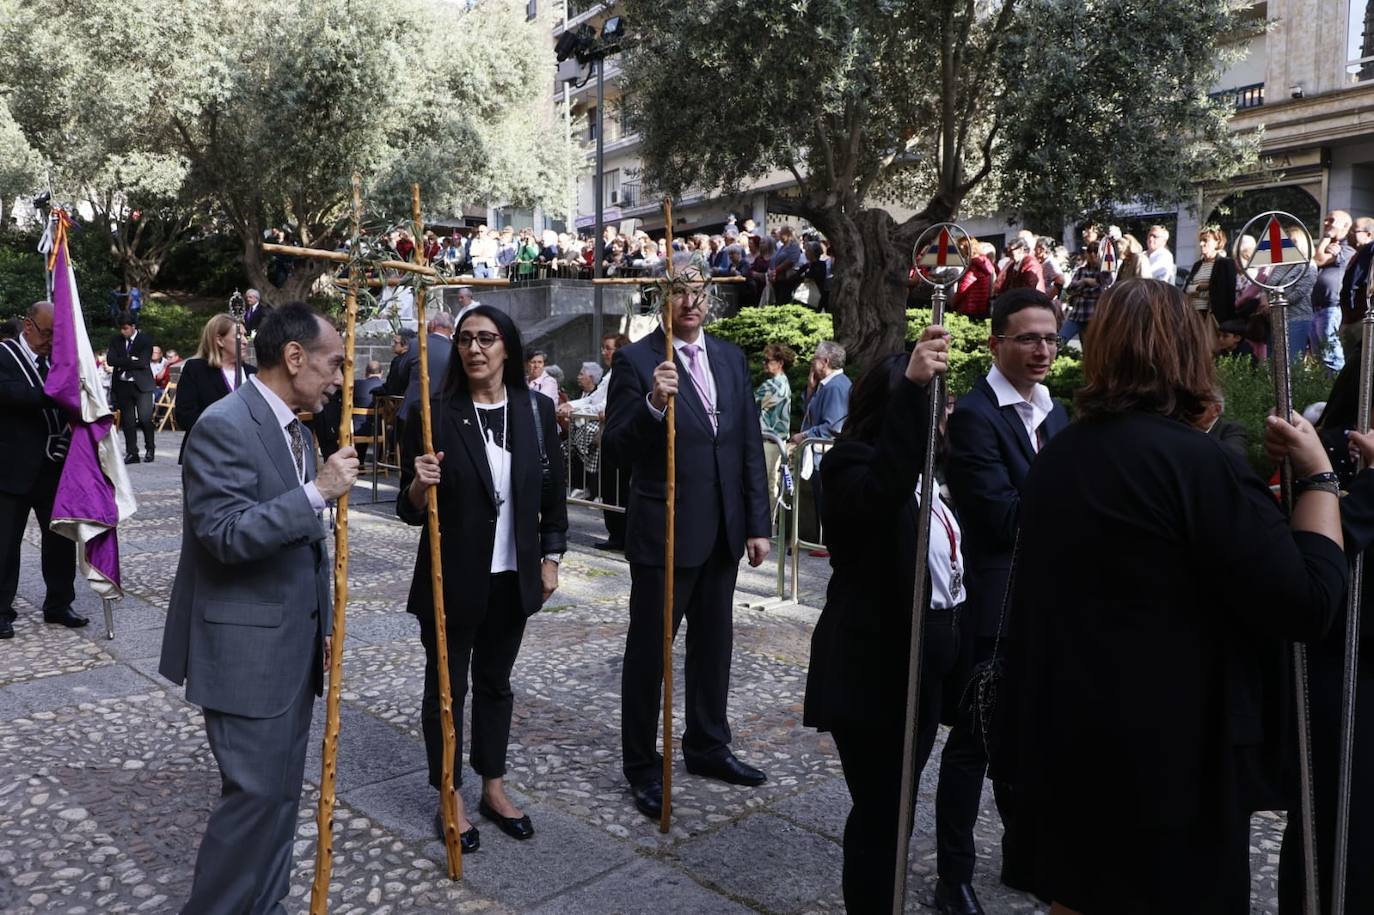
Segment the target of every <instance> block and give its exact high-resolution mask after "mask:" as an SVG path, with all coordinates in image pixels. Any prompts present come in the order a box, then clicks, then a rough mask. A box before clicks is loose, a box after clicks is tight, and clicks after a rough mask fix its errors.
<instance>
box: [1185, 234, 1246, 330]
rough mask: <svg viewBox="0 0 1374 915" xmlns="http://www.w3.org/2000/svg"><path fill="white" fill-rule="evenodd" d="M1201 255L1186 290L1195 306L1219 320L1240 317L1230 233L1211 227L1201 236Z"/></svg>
mask: <svg viewBox="0 0 1374 915" xmlns="http://www.w3.org/2000/svg"><path fill="white" fill-rule="evenodd" d="M1197 245H1198V254H1199V257H1198V259H1197V260H1196V261H1194V262H1193V269H1192V270H1190V271H1189V272H1188V279H1187V280H1186V281H1185V282H1184V285H1183V291H1184V294H1186V295H1187V296H1188V301H1189V302H1190V303H1191V304H1192V306H1193V307H1194V308H1196V309H1197V310H1198V311H1200V312H1202V314H1204V315H1209V314H1210V315H1211V316H1212V317H1213V318H1214V319H1216V321H1217V323H1220V322H1222V321H1229V320H1231V319H1232V318H1234V317H1235V316H1236V262H1235V261H1233V260H1231V258H1229V257H1227V256H1226V233H1225V232H1224V231H1222V230H1221V229H1220V228H1219V227H1217V226H1208V227H1207V228H1205V229H1203V230H1202V231H1201V232H1199V233H1198V235H1197Z"/></svg>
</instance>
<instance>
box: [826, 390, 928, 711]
mask: <svg viewBox="0 0 1374 915" xmlns="http://www.w3.org/2000/svg"><path fill="white" fill-rule="evenodd" d="M928 413H929V405H928V402H927V394H926V389H925V388H923V387H919V386H917V385H915V384H912V383H911V382H909V381H906V380H905V379H903V380H902V382H901V383H900V384H899V385H898V386H897V387H896V388H894V389H893V392H892V399H891V400H890V401H889V402H888V407H887V414H886V415H885V416H884V417H883V428H882V431H881V433H880V434H879V437H878V439H877V441H874V442H860V441H852V440H850V439H847V438H845V437H843V436H841V438H840V440H839V441H838V442H836V443H835V444H834V445H833V446H831V448H830V450H829V451H828V452H827V453H826V456H825V462H824V463H823V464H822V465H821V476H822V478H823V479H824V482H825V493H826V499H825V503H824V506H823V509H822V510H823V512H824V522H825V545H826V548H827V549H828V550H829V551H830V565H831V568H832V570H833V571H832V572H831V575H830V585H829V587H828V588H827V590H826V597H825V609H824V610H822V611H821V618H820V620H819V621H818V622H817V623H816V631H815V633H814V634H813V636H812V638H811V665H810V668H809V669H808V671H807V675H806V715H805V719H804V723H805V724H806V725H807V726H809V727H814V728H818V729H820V730H822V731H826V730H830V729H831V728H833V727H834V726H835V725H836V724H845V725H849V726H851V727H858V726H861V725H863V726H873V727H882V726H886V725H890V724H892V723H894V722H900V721H901V720H902V697H903V696H905V694H906V674H907V651H908V647H909V645H910V639H911V593H912V587H913V585H914V582H915V576H916V571H915V562H914V560H915V556H916V525H917V521H918V519H919V518H920V513H921V510H920V507H919V504H918V502H917V500H916V497H915V491H916V482H917V479H918V478H919V476H920V473H921V463H922V460H923V459H924V451H925V429H926V428H927V427H928V425H929V422H930V417H929V415H928ZM929 594H930V592H929V581H928V580H927V590H926V597H927V601H929ZM894 697H895V698H896V701H895V702H894Z"/></svg>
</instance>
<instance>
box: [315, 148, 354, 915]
mask: <svg viewBox="0 0 1374 915" xmlns="http://www.w3.org/2000/svg"><path fill="white" fill-rule="evenodd" d="M362 213H363V196H362V179H361V178H359V177H358V175H356V174H355V175H354V176H353V234H354V236H356V235H357V234H358V232H359V229H360V226H361V224H362ZM344 304H345V309H346V318H345V324H344V361H343V408H342V409H343V418H344V421H343V422H341V423H339V447H340V448H349V447H351V446H352V445H353V419H352V416H353V357H354V354H355V351H356V343H357V340H356V335H355V328H356V325H357V321H358V288H357V285H356V283H353V282H350V283H349V286H348V293H347V295H346V296H345V297H344ZM347 606H348V493H346V492H345V493H343V494H342V495H340V496H339V498H338V512H337V515H336V520H335V526H334V633H333V636H332V639H333V641H332V650H331V651H330V657H329V694H328V697H327V698H326V700H325V723H324V752H323V754H322V755H323V757H324V762H323V769H322V772H321V774H320V807H319V813H318V814H317V815H316V820H315V822H316V827H317V832H318V833H319V839H318V842H317V848H318V850H317V852H316V854H315V883H314V885H313V886H312V887H311V888H310V915H324V913H325V912H327V911H329V877H330V874H331V873H332V872H333V870H334V783H335V779H336V777H337V775H338V772H339V767H338V756H339V700H340V693H341V692H342V691H343V652H344V637H345V632H344V628H345V619H344V610H345V609H346V608H347Z"/></svg>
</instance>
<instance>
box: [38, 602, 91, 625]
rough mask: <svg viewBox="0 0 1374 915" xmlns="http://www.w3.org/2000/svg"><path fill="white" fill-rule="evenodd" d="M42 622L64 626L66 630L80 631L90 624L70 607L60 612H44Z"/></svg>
mask: <svg viewBox="0 0 1374 915" xmlns="http://www.w3.org/2000/svg"><path fill="white" fill-rule="evenodd" d="M43 622H45V623H52V624H54V625H58V626H66V627H67V628H68V629H80V628H81V627H82V626H85V625H86V624H88V623H89V622H90V620H88V619H86V618H85V617H84V616H82V615H81V614H79V613H77V612H76V611H75V610H73V609H72V608H71V607H63V608H61V609H60V610H44V611H43Z"/></svg>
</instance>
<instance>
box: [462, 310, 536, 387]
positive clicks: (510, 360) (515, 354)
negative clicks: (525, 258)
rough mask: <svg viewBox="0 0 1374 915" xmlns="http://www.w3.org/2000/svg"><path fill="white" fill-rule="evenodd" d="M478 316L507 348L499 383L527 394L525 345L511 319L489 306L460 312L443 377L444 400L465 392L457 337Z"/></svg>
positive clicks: (465, 380) (464, 375) (518, 329)
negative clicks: (501, 382)
mask: <svg viewBox="0 0 1374 915" xmlns="http://www.w3.org/2000/svg"><path fill="white" fill-rule="evenodd" d="M475 315H481V316H482V317H484V318H487V319H489V320H490V321H491V322H492V323H493V324H495V325H496V329H497V330H498V331H500V333H501V342H503V343H504V344H505V345H506V365H505V367H504V368H503V370H502V372H501V380H502V381H504V382H505V385H506V387H507V388H508V389H509V390H511V391H515V392H524V391H527V390H529V386H528V385H527V384H526V383H525V344H524V343H523V342H522V341H521V339H520V328H518V327H516V326H515V322H514V321H512V320H511V317H510V315H508V314H506V313H505V312H504V311H501V310H500V309H499V308H492V307H491V306H490V305H474V306H472V307H471V308H469V309H468V310H467V311H465V312H463V315H462V317H461V318H460V319H459V320H458V327H457V328H456V329H455V330H454V331H453V355H452V356H451V357H449V360H448V373H447V374H445V375H444V386H443V392H442V395H441V396H443V397H453V396H455V395H457V394H466V393H467V392H468V373H467V372H465V371H464V370H463V356H462V353H461V352H459V345H458V337H459V335H460V334H462V332H463V325H464V324H466V323H467V322H468V319H469V318H471V317H473V316H475Z"/></svg>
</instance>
